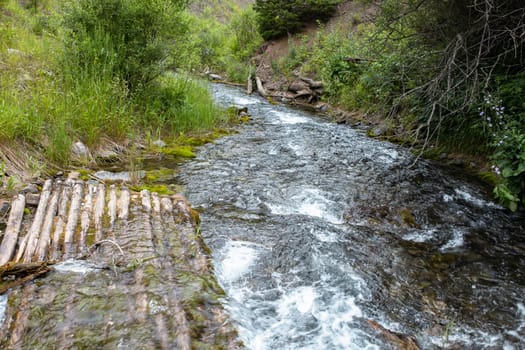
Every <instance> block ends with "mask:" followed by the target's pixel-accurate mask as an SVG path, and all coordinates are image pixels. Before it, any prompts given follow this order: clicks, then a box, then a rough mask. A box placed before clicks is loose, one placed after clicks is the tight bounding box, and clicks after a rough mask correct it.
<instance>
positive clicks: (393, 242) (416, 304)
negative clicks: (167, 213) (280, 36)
mask: <svg viewBox="0 0 525 350" xmlns="http://www.w3.org/2000/svg"><path fill="white" fill-rule="evenodd" d="M212 89H213V93H214V95H215V98H216V100H217V102H218V103H220V104H222V105H224V106H229V105H237V106H246V107H248V110H249V113H250V114H251V116H252V120H251V121H250V122H248V123H246V124H243V125H242V126H241V127H240V128H239V130H238V133H235V134H232V135H229V136H227V137H224V138H221V139H219V140H217V141H216V142H214V143H212V144H208V145H206V146H203V147H202V148H201V149H200V150H199V152H198V155H197V158H196V159H195V160H193V161H191V162H188V163H186V164H184V165H182V168H181V169H180V180H181V181H182V183H183V184H184V186H185V192H186V195H187V196H188V198H189V201H190V202H191V203H192V205H193V206H194V207H195V208H196V209H197V210H198V211H199V212H200V213H201V219H202V225H201V226H202V228H201V230H202V234H203V236H204V238H205V241H206V243H207V244H208V245H209V246H210V248H211V250H212V252H213V258H214V264H215V270H216V275H217V278H218V280H219V283H220V284H221V285H222V287H223V288H224V290H225V291H226V294H227V297H226V299H225V301H224V302H225V304H226V308H227V310H228V312H229V314H230V316H231V317H232V319H233V321H234V322H235V324H236V326H237V328H238V331H239V334H240V337H241V339H242V340H243V342H244V343H245V345H246V346H247V348H249V349H258V350H259V349H261V350H262V349H312V350H313V349H389V348H394V347H395V342H394V343H393V342H392V341H391V340H390V341H389V340H388V336H385V332H384V330H385V329H387V330H389V331H392V332H397V333H400V334H403V335H409V336H412V337H414V338H415V339H416V340H417V342H418V344H419V346H420V347H421V348H422V349H441V348H450V349H463V348H469V349H507V350H510V349H523V348H525V300H524V295H525V232H524V231H525V230H524V223H525V219H524V215H523V212H522V213H517V214H512V213H510V212H509V211H507V210H505V209H504V208H502V207H500V206H499V205H497V204H495V203H494V202H493V201H492V199H491V198H490V196H489V193H488V191H487V189H486V188H485V187H483V186H482V185H481V184H478V183H476V181H475V179H472V178H468V177H466V176H464V175H462V174H461V172H460V171H457V170H454V169H447V168H444V167H441V166H439V165H437V164H434V163H432V162H429V161H426V160H420V161H419V162H417V163H416V164H415V165H413V163H414V156H413V155H412V154H411V153H410V152H409V151H408V150H407V149H404V148H401V147H398V146H397V145H393V144H390V143H386V142H381V141H377V140H374V139H370V138H368V137H366V135H365V133H364V132H363V131H362V130H359V129H353V128H350V127H348V126H343V125H338V124H335V123H331V122H329V121H327V120H325V118H322V117H320V116H315V115H312V114H309V113H307V112H303V111H300V110H296V109H291V108H289V107H286V106H281V105H275V104H270V103H269V102H267V101H266V100H264V99H262V98H260V97H257V96H247V95H245V94H244V93H243V92H242V91H240V90H238V89H235V88H231V87H227V86H221V85H215V86H213V88H212ZM373 325H379V328H378V327H373ZM378 329H382V330H383V331H378Z"/></svg>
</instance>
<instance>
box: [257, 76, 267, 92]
mask: <svg viewBox="0 0 525 350" xmlns="http://www.w3.org/2000/svg"><path fill="white" fill-rule="evenodd" d="M255 83H256V84H257V91H258V92H259V94H260V95H261V96H262V97H266V96H268V93H267V92H266V90H265V89H264V86H263V83H262V81H261V78H259V77H257V76H256V77H255Z"/></svg>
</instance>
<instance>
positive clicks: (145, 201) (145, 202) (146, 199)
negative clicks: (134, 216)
mask: <svg viewBox="0 0 525 350" xmlns="http://www.w3.org/2000/svg"><path fill="white" fill-rule="evenodd" d="M140 197H141V199H142V207H143V208H144V211H145V212H146V213H149V212H151V198H150V193H149V191H148V190H142V191H140Z"/></svg>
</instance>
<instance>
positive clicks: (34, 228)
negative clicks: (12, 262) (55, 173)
mask: <svg viewBox="0 0 525 350" xmlns="http://www.w3.org/2000/svg"><path fill="white" fill-rule="evenodd" d="M52 184H53V181H52V180H46V182H45V183H44V188H43V189H42V195H41V196H40V203H38V208H37V209H36V213H35V217H34V219H33V223H32V224H31V227H30V228H29V231H28V232H27V235H26V236H25V237H24V240H23V241H22V243H21V244H20V249H19V250H18V254H17V257H16V261H20V260H21V259H22V254H23V259H24V262H26V263H27V262H31V258H32V257H33V254H34V253H35V250H36V247H37V245H38V238H39V235H40V228H41V227H42V222H43V221H44V215H45V213H46V208H47V203H48V201H49V196H50V194H51V186H52Z"/></svg>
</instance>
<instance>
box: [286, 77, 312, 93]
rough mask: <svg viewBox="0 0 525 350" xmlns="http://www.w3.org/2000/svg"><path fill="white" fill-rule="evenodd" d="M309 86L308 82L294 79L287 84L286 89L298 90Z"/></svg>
mask: <svg viewBox="0 0 525 350" xmlns="http://www.w3.org/2000/svg"><path fill="white" fill-rule="evenodd" d="M308 88H309V85H308V83H306V82H304V81H301V80H299V79H296V80H294V81H292V82H291V83H290V84H289V85H288V91H293V92H298V91H302V90H306V89H308Z"/></svg>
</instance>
